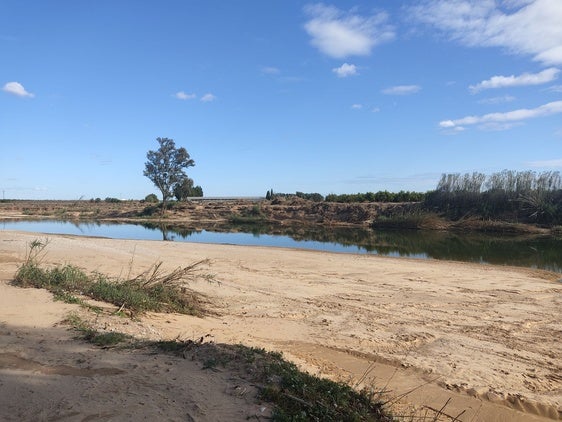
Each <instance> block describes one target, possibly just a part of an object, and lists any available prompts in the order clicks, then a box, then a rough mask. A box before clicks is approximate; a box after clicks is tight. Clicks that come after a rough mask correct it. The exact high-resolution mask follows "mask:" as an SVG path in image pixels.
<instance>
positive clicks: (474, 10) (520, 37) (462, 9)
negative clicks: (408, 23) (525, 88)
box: [409, 0, 562, 65]
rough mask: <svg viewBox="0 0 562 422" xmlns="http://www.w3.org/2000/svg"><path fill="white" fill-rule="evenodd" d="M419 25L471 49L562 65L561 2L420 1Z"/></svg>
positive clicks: (413, 10) (414, 10)
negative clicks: (493, 50)
mask: <svg viewBox="0 0 562 422" xmlns="http://www.w3.org/2000/svg"><path fill="white" fill-rule="evenodd" d="M409 11H410V13H411V14H412V15H413V16H414V18H415V19H417V20H418V21H420V22H423V23H426V24H429V25H432V26H434V27H436V28H437V29H439V30H441V31H443V33H444V34H445V35H447V36H448V37H449V38H451V39H452V40H455V41H458V42H460V43H462V44H464V45H467V46H470V47H500V48H504V49H506V50H507V51H508V52H510V53H512V54H518V55H530V56H532V57H533V59H534V60H535V61H539V62H541V63H543V64H546V65H556V64H562V25H561V24H560V22H562V2H561V1H560V0H507V1H502V2H500V1H496V0H477V1H476V0H422V1H421V2H420V3H419V4H418V5H417V6H414V7H411V8H410V9H409Z"/></svg>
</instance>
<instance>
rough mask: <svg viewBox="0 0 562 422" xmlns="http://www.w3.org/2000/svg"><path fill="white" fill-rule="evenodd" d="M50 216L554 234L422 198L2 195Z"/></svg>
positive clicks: (18, 209)
mask: <svg viewBox="0 0 562 422" xmlns="http://www.w3.org/2000/svg"><path fill="white" fill-rule="evenodd" d="M3 218H4V219H6V218H49V219H58V220H97V221H119V222H134V223H148V224H150V223H153V224H155V225H162V224H165V225H167V226H169V227H170V226H171V227H173V226H176V227H181V228H185V229H209V228H212V229H220V228H227V227H231V226H232V225H233V224H234V225H268V226H269V227H270V229H275V228H280V229H282V228H283V227H293V228H294V227H301V228H302V227H355V228H370V227H377V228H392V229H424V230H457V231H480V232H483V231H485V232H496V233H510V234H548V233H549V232H550V230H548V229H543V228H539V227H536V226H533V225H528V224H516V223H509V222H502V221H489V220H482V219H478V218H471V217H470V216H468V217H466V218H463V219H461V220H459V221H450V220H447V219H444V218H442V217H439V216H438V215H436V214H434V213H428V212H423V210H422V209H421V207H420V204H419V203H381V202H368V203H334V202H313V201H308V200H304V199H301V198H297V197H294V198H276V199H274V200H273V201H269V200H260V199H237V200H226V199H224V200H212V199H203V200H196V201H188V202H172V203H170V204H169V207H168V209H167V210H166V213H165V215H164V216H162V214H161V208H160V207H159V205H158V204H153V203H147V202H144V201H134V200H131V201H118V202H107V201H98V202H96V201H90V200H79V201H45V200H43V201H33V200H15V201H0V219H3Z"/></svg>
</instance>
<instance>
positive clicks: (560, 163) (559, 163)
mask: <svg viewBox="0 0 562 422" xmlns="http://www.w3.org/2000/svg"><path fill="white" fill-rule="evenodd" d="M527 166H529V167H536V168H542V167H554V168H562V158H558V159H554V160H542V161H530V162H528V163H527Z"/></svg>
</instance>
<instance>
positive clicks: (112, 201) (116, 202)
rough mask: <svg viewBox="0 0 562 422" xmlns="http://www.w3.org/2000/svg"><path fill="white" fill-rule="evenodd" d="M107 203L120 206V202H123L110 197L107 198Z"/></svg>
mask: <svg viewBox="0 0 562 422" xmlns="http://www.w3.org/2000/svg"><path fill="white" fill-rule="evenodd" d="M105 202H110V203H114V204H118V203H119V202H121V200H120V199H117V198H111V197H109V196H108V197H107V198H105Z"/></svg>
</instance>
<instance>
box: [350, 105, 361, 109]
mask: <svg viewBox="0 0 562 422" xmlns="http://www.w3.org/2000/svg"><path fill="white" fill-rule="evenodd" d="M351 108H352V109H354V110H361V109H362V108H363V104H353V105H352V106H351Z"/></svg>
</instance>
